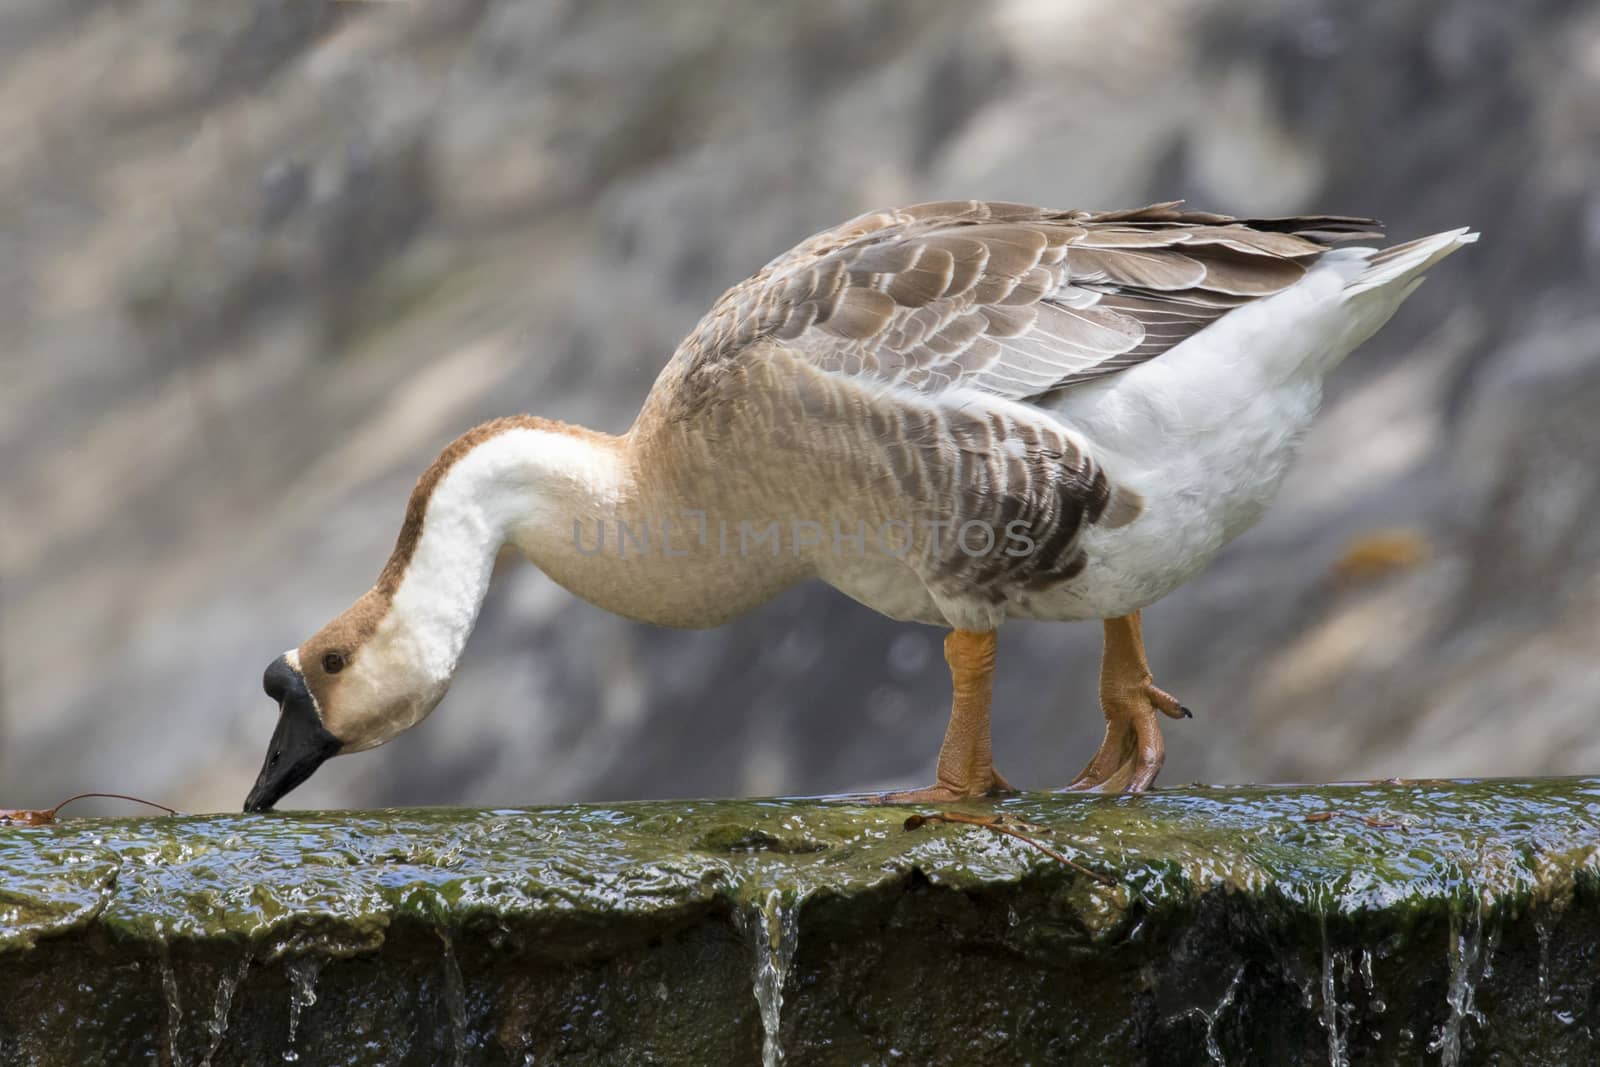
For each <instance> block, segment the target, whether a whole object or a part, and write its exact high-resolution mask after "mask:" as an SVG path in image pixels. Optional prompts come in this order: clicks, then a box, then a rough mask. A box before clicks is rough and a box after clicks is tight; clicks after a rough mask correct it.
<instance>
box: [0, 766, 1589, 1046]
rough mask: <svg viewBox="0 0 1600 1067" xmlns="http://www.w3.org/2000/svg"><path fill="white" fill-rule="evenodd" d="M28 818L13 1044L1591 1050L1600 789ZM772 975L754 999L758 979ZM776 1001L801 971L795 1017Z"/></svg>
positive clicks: (14, 964)
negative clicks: (953, 810) (33, 824)
mask: <svg viewBox="0 0 1600 1067" xmlns="http://www.w3.org/2000/svg"><path fill="white" fill-rule="evenodd" d="M929 810H931V809H927V808H914V809H910V808H897V807H874V806H869V805H863V804H858V803H853V802H849V801H839V800H772V801H685V802H657V803H629V804H614V805H573V806H568V807H559V808H541V809H527V810H522V809H517V810H511V809H497V810H483V811H480V810H456V809H444V810H437V809H433V810H405V811H387V812H319V813H285V814H275V815H267V816H196V817H175V818H173V817H169V818H155V819H115V820H111V819H63V820H62V821H61V822H60V823H59V824H57V825H54V826H47V827H38V828H26V827H9V828H0V980H3V981H4V986H5V988H6V990H7V995H6V996H5V997H4V998H3V999H0V1062H4V1063H7V1064H11V1063H30V1064H31V1063H38V1064H56V1063H62V1064H69V1063H70V1064H81V1063H93V1062H135V1061H138V1062H160V1063H164V1064H198V1063H214V1064H227V1063H257V1062H266V1061H269V1060H271V1061H281V1060H283V1059H284V1058H285V1054H286V1053H292V1054H294V1055H295V1056H296V1057H297V1058H298V1059H299V1061H300V1062H302V1063H307V1064H320V1063H341V1064H346V1063H348V1064H364V1063H372V1064H378V1063H384V1064H396V1063H408V1064H409V1063H416V1064H438V1063H452V1062H459V1063H507V1064H511V1063H515V1064H520V1063H525V1062H533V1063H541V1064H542V1063H550V1062H559V1063H573V1064H587V1063H594V1064H625V1063H694V1064H705V1063H727V1064H733V1063H750V1062H756V1061H758V1060H759V1058H760V1056H761V1053H762V1049H763V1042H764V1041H765V1042H767V1043H768V1045H769V1046H772V1047H769V1049H768V1051H769V1054H770V1053H771V1052H774V1051H776V1049H777V1048H778V1047H781V1049H782V1051H783V1053H784V1054H785V1062H786V1063H787V1064H789V1065H791V1067H793V1065H798V1064H835V1063H851V1064H855V1063H880V1062H906V1063H919V1064H921V1063H951V1064H971V1063H1002V1062H1007V1063H1024V1062H1031V1063H1067V1062H1071V1063H1077V1062H1086V1063H1088V1062H1093V1063H1107V1064H1142V1063H1160V1064H1187V1063H1194V1064H1203V1063H1210V1062H1218V1061H1219V1060H1221V1061H1225V1062H1228V1063H1245V1062H1262V1063H1269V1062H1270V1063H1281V1064H1297V1063H1319V1064H1322V1063H1328V1062H1330V1061H1331V1062H1363V1061H1371V1062H1440V1061H1442V1062H1445V1063H1488V1062H1544V1063H1579V1062H1596V1060H1597V1052H1600V983H1597V980H1596V978H1595V976H1596V974H1600V959H1597V957H1600V779H1552V780H1541V781H1483V782H1442V781H1428V782H1404V783H1385V784H1371V785H1365V784H1363V785H1336V786H1321V787H1307V788H1294V787H1227V788H1200V787H1196V788H1186V789H1177V790H1166V791H1161V792H1158V793H1154V794H1150V795H1146V796H1143V797H1128V798H1121V797H1118V798H1092V797H1080V796H1058V795H1049V794H1026V795H1022V796H1018V797H1014V798H1010V799H1007V800H1004V801H999V802H995V803H992V804H990V803H983V804H972V805H964V806H962V810H965V811H968V812H972V813H975V814H992V813H996V812H999V813H1003V814H1005V815H1006V816H1007V817H1008V819H1012V820H1019V821H1020V824H1026V825H1027V826H1031V827H1032V829H1031V830H1025V832H1029V833H1032V834H1034V835H1035V836H1036V837H1037V838H1038V839H1039V840H1040V841H1041V842H1043V843H1045V844H1047V845H1049V846H1050V847H1051V848H1053V849H1056V850H1058V851H1059V852H1061V853H1063V854H1064V855H1066V856H1067V857H1069V858H1071V859H1073V860H1075V861H1076V862H1078V863H1081V864H1083V865H1085V866H1087V867H1089V868H1092V869H1093V870H1096V871H1099V872H1102V873H1104V874H1106V875H1109V876H1111V878H1112V879H1113V881H1114V884H1113V885H1111V886H1106V885H1102V884H1100V883H1099V882H1097V881H1095V880H1094V879H1092V878H1090V877H1088V876H1086V875H1084V874H1083V873H1081V872H1079V871H1075V870H1074V869H1072V868H1071V867H1069V866H1066V865H1064V864H1062V863H1060V862H1059V861H1058V860H1056V859H1053V858H1051V857H1050V856H1048V855H1046V854H1045V853H1044V852H1042V851H1040V850H1038V849H1036V848H1034V847H1032V846H1031V845H1030V844H1028V843H1027V842H1024V841H1019V840H1015V839H1013V838H1009V837H1005V836H1002V835H1000V834H996V833H992V832H989V831H988V830H985V829H983V828H981V827H974V826H964V825H954V824H937V823H934V824H928V825H925V826H922V827H921V828H918V829H916V830H911V831H908V830H906V829H904V824H905V820H906V818H907V816H908V815H909V814H911V813H912V812H913V811H919V812H927V811H929ZM758 987H762V988H763V1003H762V1004H760V1005H758V1003H757V998H756V996H755V995H754V990H755V989H756V988H758ZM774 992H781V1005H780V1003H779V998H778V997H776V996H774V995H773V994H774Z"/></svg>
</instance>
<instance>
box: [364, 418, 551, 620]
mask: <svg viewBox="0 0 1600 1067" xmlns="http://www.w3.org/2000/svg"><path fill="white" fill-rule="evenodd" d="M508 430H549V431H552V432H556V433H572V432H582V431H579V430H578V428H577V427H573V426H568V425H566V424H564V423H559V422H555V421H554V420H551V419H541V418H539V417H538V416H536V415H508V416H506V417H504V418H499V419H494V420H492V421H490V422H485V423H483V424H481V425H479V426H474V427H473V428H472V429H470V430H468V431H467V432H466V433H464V434H462V435H461V436H460V437H457V438H456V439H455V440H454V441H451V442H450V443H449V444H448V445H445V447H444V451H443V452H440V453H439V458H438V459H436V460H434V461H433V463H432V464H430V465H429V467H428V469H427V470H425V471H423V472H422V477H420V478H418V479H417V487H416V488H415V489H413V490H411V499H410V501H408V502H407V503H406V519H405V522H403V523H401V524H400V536H399V537H397V538H396V539H395V543H394V551H393V552H391V553H390V554H389V561H388V562H387V563H385V564H384V565H383V573H381V574H379V575H378V581H377V584H376V585H374V586H373V591H374V592H376V593H377V594H378V595H379V596H380V597H381V598H382V599H383V600H384V601H386V602H387V601H392V600H393V599H394V595H395V592H396V591H398V590H399V588H400V580H401V579H402V578H404V577H405V574H406V568H407V567H408V566H410V564H411V557H412V555H413V553H415V552H416V550H417V542H418V541H419V540H421V538H422V520H423V519H424V518H425V517H426V515H427V511H428V500H429V498H431V497H432V496H433V491H434V489H435V488H437V487H438V485H439V482H440V480H441V479H442V478H444V476H445V474H446V472H448V471H449V470H450V468H451V467H454V466H455V465H456V463H457V462H459V461H460V460H461V458H462V457H463V456H465V455H466V454H467V453H468V452H471V451H472V450H473V449H474V448H477V447H478V446H479V445H481V444H483V443H484V442H485V441H487V440H489V439H490V438H492V437H498V436H500V435H501V434H503V433H505V432H507V431H508Z"/></svg>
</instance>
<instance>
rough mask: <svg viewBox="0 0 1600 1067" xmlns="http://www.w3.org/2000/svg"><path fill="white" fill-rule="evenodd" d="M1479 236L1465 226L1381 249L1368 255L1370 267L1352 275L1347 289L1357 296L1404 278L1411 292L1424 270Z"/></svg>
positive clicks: (1420, 279) (1347, 292) (1403, 280)
mask: <svg viewBox="0 0 1600 1067" xmlns="http://www.w3.org/2000/svg"><path fill="white" fill-rule="evenodd" d="M1477 239H1478V234H1477V233H1475V232H1474V231H1473V230H1471V229H1470V228H1468V227H1466V226H1462V227H1459V228H1457V229H1454V230H1446V231H1445V232H1444V233H1436V234H1432V235H1430V236H1428V237H1419V238H1417V239H1416V240H1415V241H1406V242H1405V243H1404V244H1397V245H1392V246H1390V247H1389V248H1384V249H1381V250H1379V251H1377V252H1374V253H1373V254H1372V255H1371V256H1369V257H1368V259H1367V267H1366V269H1365V270H1364V271H1362V272H1361V273H1360V274H1358V275H1356V276H1355V277H1354V278H1353V279H1351V281H1350V284H1349V285H1348V286H1346V287H1345V292H1346V294H1348V295H1350V296H1356V295H1358V294H1360V293H1365V292H1368V291H1370V290H1373V289H1386V288H1388V287H1389V286H1391V285H1394V284H1395V283H1397V282H1401V283H1404V285H1405V292H1407V293H1409V292H1410V291H1411V290H1412V289H1415V288H1416V287H1417V286H1418V285H1421V284H1422V277H1423V271H1425V270H1427V269H1428V268H1429V267H1431V266H1433V265H1434V264H1435V263H1437V262H1439V261H1440V260H1441V259H1443V258H1444V257H1445V256H1448V255H1449V254H1450V253H1452V252H1454V251H1455V250H1456V249H1458V248H1461V247H1463V246H1465V245H1469V244H1472V243H1473V242H1474V241H1476V240H1477Z"/></svg>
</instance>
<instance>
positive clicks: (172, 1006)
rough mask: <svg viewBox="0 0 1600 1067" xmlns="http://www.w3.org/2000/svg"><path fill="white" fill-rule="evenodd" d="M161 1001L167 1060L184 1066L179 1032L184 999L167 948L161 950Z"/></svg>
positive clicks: (181, 1024) (177, 1065) (176, 1065)
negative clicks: (179, 1043) (179, 991)
mask: <svg viewBox="0 0 1600 1067" xmlns="http://www.w3.org/2000/svg"><path fill="white" fill-rule="evenodd" d="M161 1002H162V1022H163V1024H164V1029H165V1030H166V1033H167V1062H168V1063H170V1064H172V1067H182V1064H183V1060H182V1059H180V1058H179V1056H178V1032H179V1030H181V1029H182V1028H183V1001H181V1000H180V999H179V998H178V976H177V974H175V973H174V972H173V970H172V959H171V957H170V956H168V955H167V950H166V949H165V948H163V949H162V950H161Z"/></svg>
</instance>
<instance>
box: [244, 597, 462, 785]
mask: <svg viewBox="0 0 1600 1067" xmlns="http://www.w3.org/2000/svg"><path fill="white" fill-rule="evenodd" d="M386 600H387V598H385V597H383V596H382V595H381V593H380V592H379V591H378V590H374V591H372V592H369V593H367V594H366V595H365V596H363V597H362V598H361V599H360V600H358V601H357V602H356V604H355V605H354V606H353V607H351V608H350V609H349V610H348V611H346V612H345V613H344V614H342V615H340V616H339V617H337V618H335V619H334V620H333V621H332V622H330V623H329V624H328V625H327V626H325V627H323V628H322V629H321V630H320V631H318V632H317V634H316V635H315V636H313V637H312V638H311V639H310V640H308V641H307V642H306V643H305V644H303V645H301V646H300V647H299V648H291V649H289V650H288V651H287V652H285V653H283V655H281V656H279V657H278V658H277V659H275V660H273V661H272V662H271V663H270V664H268V665H267V670H266V673H265V675H264V676H263V677H262V687H263V688H264V689H265V690H266V693H267V696H268V697H270V698H271V699H272V700H273V701H274V702H276V703H277V705H278V725H277V728H276V729H274V730H273V733H272V740H271V742H270V743H269V744H268V746H267V754H266V758H265V759H264V760H263V761H262V764H261V773H260V774H259V775H258V776H257V777H256V782H255V786H254V787H253V788H252V789H251V790H250V795H249V796H248V797H247V798H246V799H245V802H244V810H245V811H248V812H260V811H268V810H270V809H271V808H272V806H273V805H274V804H276V803H277V802H278V801H279V800H281V799H282V798H283V797H284V796H285V795H286V794H287V793H288V792H289V791H290V790H292V789H294V788H295V787H296V786H298V785H300V784H301V783H302V782H304V781H305V780H306V779H308V778H310V777H311V775H312V774H313V773H315V772H316V770H317V768H318V767H320V766H322V764H324V763H325V762H327V761H328V760H329V759H330V758H332V757H334V756H339V755H344V754H347V753H351V752H361V751H363V750H365V749H369V748H375V747H377V746H378V745H381V744H383V743H384V742H385V741H388V740H390V739H392V738H394V737H395V736H397V735H398V734H400V733H402V732H404V731H405V730H407V729H409V728H410V727H412V726H414V725H415V724H416V723H418V722H420V721H421V720H422V719H423V718H425V717H426V716H427V715H428V713H429V712H431V711H432V710H433V709H434V707H435V705H437V704H438V703H439V701H440V699H441V698H442V697H443V696H444V692H445V689H446V687H447V685H448V681H449V678H448V674H446V675H445V677H443V678H440V677H438V676H437V674H436V673H435V672H433V671H430V670H429V667H428V657H427V656H426V655H425V654H419V651H420V650H419V648H418V641H417V640H416V635H415V634H414V633H412V632H411V628H410V627H407V626H406V625H405V624H404V619H403V618H402V617H401V616H400V615H399V614H398V613H396V612H393V611H391V610H387V609H388V608H389V605H388V604H387V603H386Z"/></svg>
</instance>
